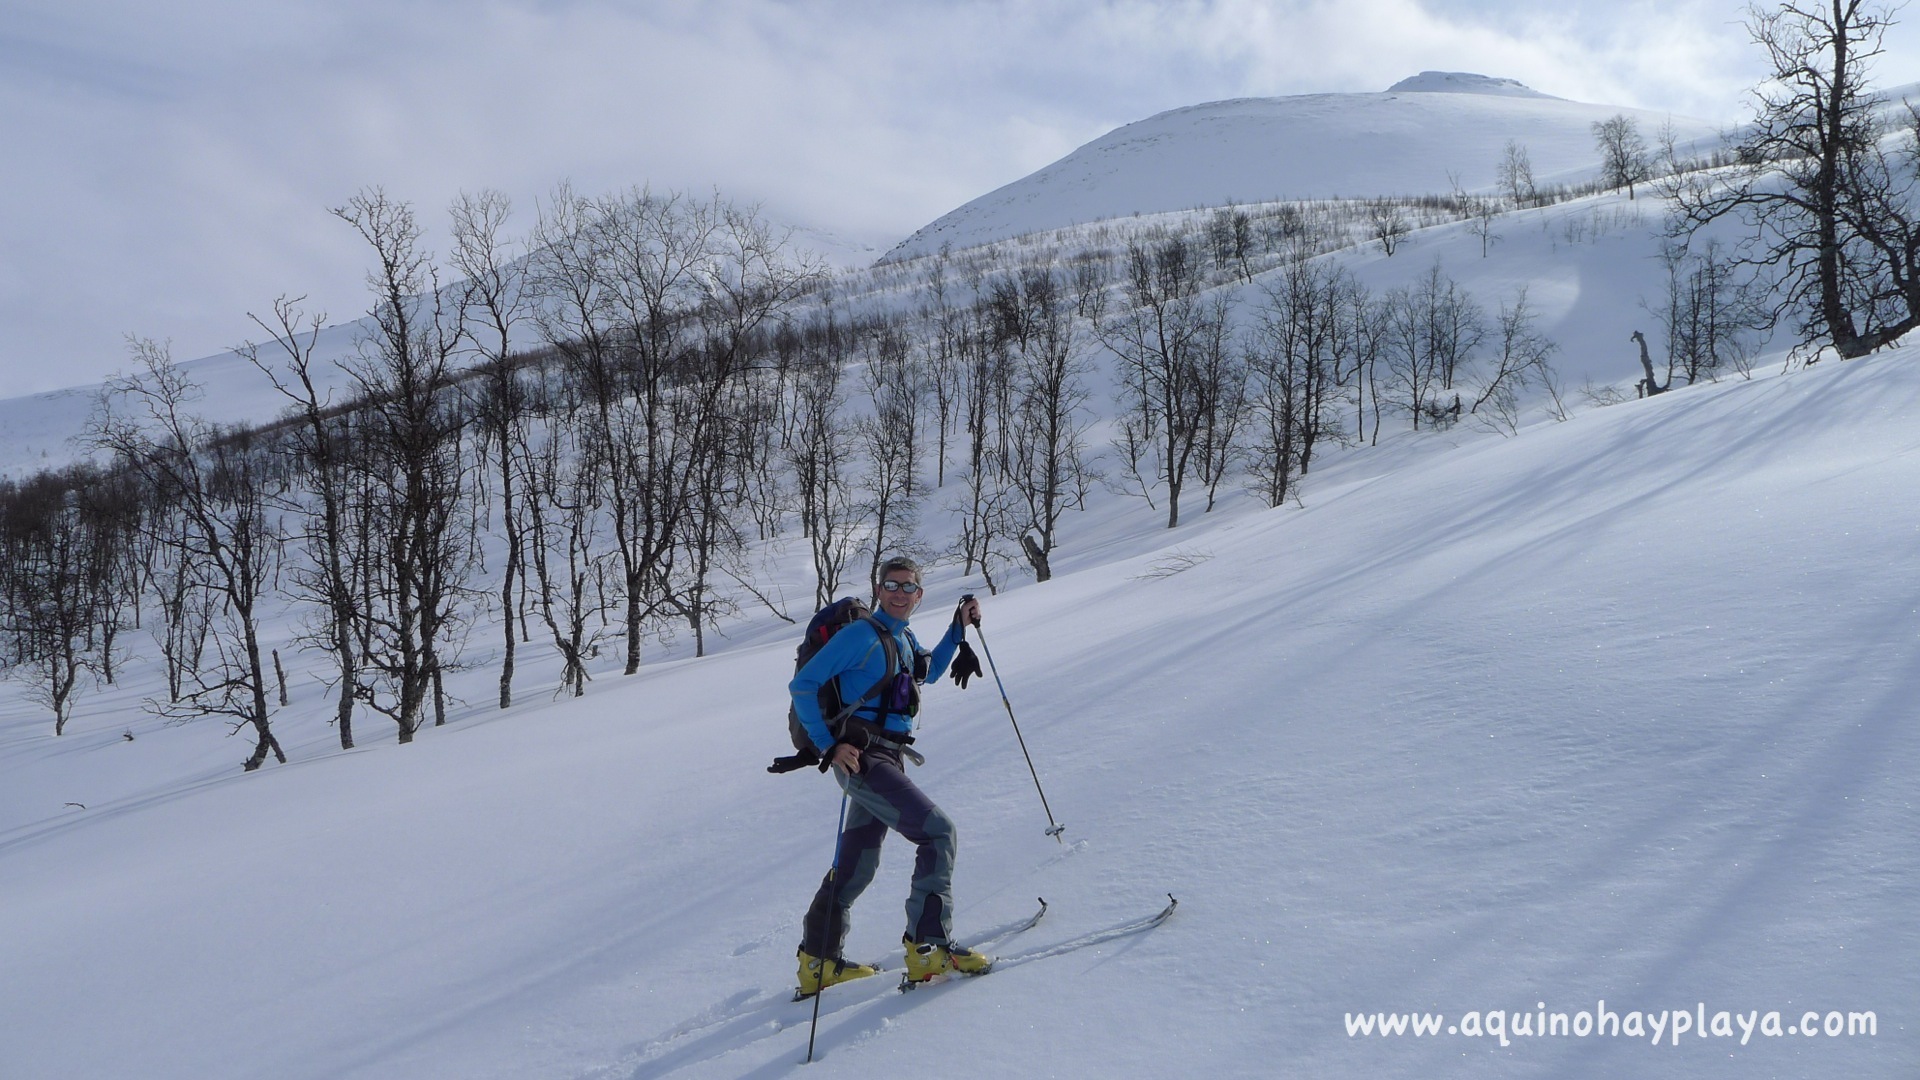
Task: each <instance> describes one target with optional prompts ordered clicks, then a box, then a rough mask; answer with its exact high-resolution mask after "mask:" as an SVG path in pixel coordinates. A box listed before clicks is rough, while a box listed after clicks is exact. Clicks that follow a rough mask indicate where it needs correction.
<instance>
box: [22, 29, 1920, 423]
mask: <svg viewBox="0 0 1920 1080" xmlns="http://www.w3.org/2000/svg"><path fill="white" fill-rule="evenodd" d="M1541 7H1542V6H1540V5H1536V4H1532V3H1527V2H1522V0H1498V2H1492V3H1475V2H1468V0H1273V2H1266V3H1261V2H1254V0H1192V2H1183V3H1146V2H1107V3H1096V2H1075V0H1061V2H1052V3H1025V2H1017V0H979V2H968V0H961V2H952V3H913V2H902V0H884V2H883V0H839V2H835V0H710V2H706V3H697V4H696V3H654V2H631V3H614V2H584V0H583V2H575V0H487V2H479V3H473V2H466V3H453V2H450V0H377V2H376V0H327V2H325V3H321V2H318V0H285V2H277V3H273V4H259V3H240V2H235V0H179V2H173V3H168V4H152V3H144V2H143V3H136V2H132V0H0V148H4V149H0V193H3V194H4V198H0V397H10V396H16V395H20V394H27V393H35V392H40V391H45V390H50V389H55V388H59V387H65V386H73V385H80V384H85V383H90V382H95V381H98V380H99V379H101V378H103V377H106V376H108V375H110V374H113V373H115V372H116V371H119V370H122V369H124V368H125V367H126V366H127V338H128V336H129V335H137V336H139V337H143V338H151V339H154V340H157V341H160V342H163V343H166V344H168V345H169V346H170V348H171V350H172V353H173V355H174V357H175V358H176V359H180V360H186V359H192V358H197V357H200V356H206V355H210V354H213V353H216V352H220V351H223V350H225V349H227V348H230V347H232V346H234V345H237V344H240V343H241V342H243V341H245V340H248V339H249V338H258V337H260V336H261V331H260V330H259V329H258V328H257V327H256V326H254V325H253V324H252V322H251V321H250V319H249V314H250V313H260V314H266V313H267V312H268V311H269V310H270V308H271V305H272V303H273V302H274V300H275V299H276V298H277V297H280V296H301V297H305V298H306V307H307V308H308V310H310V311H317V312H321V313H324V314H325V315H327V316H328V317H329V319H330V321H334V322H344V321H349V320H351V319H354V318H357V317H358V316H359V315H361V314H363V313H364V311H365V308H366V305H367V299H366V298H367V291H366V287H365V282H364V276H365V272H366V268H367V266H368V264H369V263H368V259H367V252H366V251H365V250H364V249H363V247H362V242H361V241H360V240H359V239H358V238H357V237H356V236H355V235H354V234H353V233H352V230H351V229H350V228H349V227H348V226H347V225H345V224H344V223H343V222H341V221H339V220H338V219H336V218H334V217H332V216H331V215H329V213H328V210H329V208H331V207H335V206H339V205H342V204H343V203H345V202H346V201H347V200H348V199H350V198H352V197H353V196H354V194H355V193H356V192H359V191H361V190H363V189H365V188H369V187H372V186H376V185H377V186H380V187H382V188H384V189H385V190H386V192H387V193H388V194H389V195H391V196H393V197H395V198H399V199H403V200H406V201H408V202H411V203H412V204H413V205H414V206H415V207H416V208H417V210H418V212H419V214H420V216H421V218H422V220H423V222H424V223H425V224H426V225H427V227H428V230H429V231H428V241H427V242H428V246H429V247H430V248H434V249H436V250H444V244H445V233H446V230H445V227H444V222H445V219H446V209H445V208H446V207H447V206H448V204H449V203H450V202H451V201H452V200H453V199H454V198H455V197H457V196H458V195H459V194H460V193H462V192H478V191H481V190H485V189H494V190H498V191H501V192H504V193H505V194H507V195H508V196H509V197H510V198H511V199H512V200H513V204H514V206H515V217H514V219H513V222H512V223H511V225H512V227H514V228H516V229H518V230H524V229H525V228H527V227H528V226H530V225H531V224H532V222H533V221H534V220H535V218H536V216H537V214H538V211H539V206H540V204H541V202H542V201H543V200H544V199H546V198H547V197H548V196H549V194H550V193H551V192H552V190H553V189H554V187H555V186H556V185H557V184H559V183H561V182H563V181H564V182H569V183H571V184H572V186H573V188H574V189H575V190H576V191H580V192H582V193H587V194H595V193H601V192H608V191H613V190H619V189H624V188H627V187H631V186H639V185H650V186H651V187H652V188H653V189H655V190H657V191H668V190H672V191H690V192H694V193H697V194H703V195H704V194H706V193H709V192H715V191H717V192H718V193H719V194H721V195H722V196H724V197H726V198H728V199H732V200H735V201H737V202H741V203H747V204H757V205H758V206H760V207H761V210H762V212H763V213H764V214H765V215H766V216H767V217H768V218H770V219H772V220H774V221H777V222H781V223H784V224H790V225H794V226H796V227H799V228H801V229H802V230H803V231H802V233H801V234H800V237H801V241H802V242H803V243H807V244H809V245H811V246H814V247H816V248H819V249H822V250H827V251H828V252H829V253H837V254H835V257H836V258H838V259H840V260H842V261H864V260H866V259H870V258H872V257H875V256H877V255H879V254H880V253H882V252H884V251H885V250H886V249H887V248H888V247H890V246H891V245H892V244H893V243H895V242H897V241H899V240H900V239H903V238H904V237H905V236H907V235H908V234H909V233H911V232H912V231H913V230H914V229H916V228H918V227H920V226H921V225H924V224H926V223H927V222H929V221H931V220H933V219H934V218H936V217H938V216H939V215H941V214H943V213H945V212H946V211H948V210H950V209H953V208H954V207H956V206H958V205H960V204H962V203H964V202H966V201H968V200H969V199H972V198H974V197H976V196H978V195H982V194H984V193H986V192H988V191H990V190H992V189H994V188H996V187H998V186H1000V185H1002V184H1005V183H1008V182H1011V181H1013V180H1016V179H1018V178H1020V177H1022V176H1024V175H1026V174H1028V173H1030V172H1032V171H1034V170H1036V169H1039V168H1041V167H1043V166H1045V165H1047V164H1048V163H1050V162H1052V161H1054V160H1056V159H1058V158H1060V157H1061V156H1063V155H1065V154H1066V153H1068V152H1070V151H1071V150H1073V149H1074V148H1075V147H1077V146H1079V145H1081V144H1083V143H1086V142H1088V141H1090V140H1092V139H1094V138H1096V137H1098V136H1099V135H1101V134H1103V133H1104V132H1106V131H1108V130H1111V129H1112V128H1114V127H1117V126H1119V125H1121V124H1125V123H1128V122H1130V121H1133V120H1138V119H1142V118H1144V117H1146V116H1149V115H1152V114H1154V113H1156V112H1160V111H1162V110H1165V109H1169V108H1175V107H1179V106H1183V105H1192V104H1198V103H1201V102H1205V101H1214V100H1219V99H1223V98H1232V97H1247V96H1274V95H1286V94H1301V93H1323V92H1372V91H1379V90H1383V89H1385V88H1386V87H1387V86H1389V85H1391V84H1392V83H1394V82H1397V81H1399V80H1400V79H1402V78H1405V77H1407V76H1409V75H1413V74H1415V73H1417V72H1420V71H1423V70H1444V71H1471V72H1478V73H1481V74H1486V75H1492V76H1499V77H1506V78H1514V79H1518V80H1520V81H1522V82H1524V83H1527V84H1528V85H1530V86H1532V87H1534V88H1535V89H1538V90H1541V91H1544V92H1546V93H1550V94H1554V95H1557V96H1560V97H1566V98H1572V99H1576V100H1582V101H1593V102H1601V103H1606V104H1619V105H1627V106H1636V107H1643V108H1652V109H1664V110H1668V111H1671V112H1674V113H1678V114H1682V115H1688V116H1696V117H1700V118H1703V119H1708V120H1714V121H1725V122H1731V121H1734V120H1737V119H1739V118H1741V117H1742V116H1743V115H1744V109H1745V106H1744V101H1745V95H1746V91H1747V89H1748V88H1750V87H1751V86H1752V85H1753V84H1754V83H1755V82H1756V81H1757V79H1758V78H1759V75H1760V74H1761V67H1760V57H1759V56H1758V54H1757V53H1756V51H1755V50H1754V49H1753V48H1752V47H1751V46H1750V45H1748V44H1747V43H1746V35H1745V33H1744V31H1743V30H1742V29H1741V27H1740V23H1739V19H1740V15H1741V11H1742V6H1741V5H1738V4H1733V3H1725V2H1716V3H1704V2H1684V0H1683V2H1679V3H1652V2H1642V0H1609V2H1607V3H1597V2H1591V0H1574V2H1572V3H1569V4H1564V5H1554V9H1553V10H1551V11H1546V10H1541ZM1889 46H1890V47H1889V55H1888V56H1887V57H1886V58H1884V59H1883V61H1882V67H1881V71H1882V72H1883V74H1884V78H1883V80H1882V81H1884V82H1909V81H1913V80H1914V79H1915V78H1920V37H1916V38H1913V39H1909V38H1908V37H1907V36H1906V34H1905V28H1899V29H1897V30H1896V32H1895V36H1894V37H1893V38H1891V39H1890V41H1889Z"/></svg>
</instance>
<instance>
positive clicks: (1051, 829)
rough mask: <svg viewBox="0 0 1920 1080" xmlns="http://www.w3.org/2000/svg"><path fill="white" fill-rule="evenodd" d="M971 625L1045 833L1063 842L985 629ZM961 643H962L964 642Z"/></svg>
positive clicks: (1061, 827)
mask: <svg viewBox="0 0 1920 1080" xmlns="http://www.w3.org/2000/svg"><path fill="white" fill-rule="evenodd" d="M971 599H973V594H972V593H968V594H966V595H965V596H962V597H961V598H960V602H961V603H962V604H965V603H966V602H967V601H969V600H971ZM972 625H973V632H974V633H976V634H979V635H980V651H982V652H984V653H986V654H987V670H988V671H991V672H992V673H993V684H994V685H995V686H997V687H999V688H1000V704H1002V705H1005V706H1006V707H1007V719H1008V720H1011V721H1013V737H1014V738H1015V739H1018V740H1019V741H1020V756H1022V757H1024V758H1026V759H1027V772H1028V773H1030V774H1031V775H1032V776H1033V790H1035V791H1037V792H1039V793H1040V809H1042V810H1044V811H1046V813H1047V835H1048V836H1051V837H1053V838H1054V839H1055V840H1059V841H1060V842H1061V843H1063V844H1064V843H1066V841H1065V840H1062V839H1061V838H1060V834H1061V833H1064V832H1066V831H1067V827H1066V826H1065V825H1061V824H1059V823H1058V822H1056V821H1054V820H1053V808H1052V807H1050V806H1048V805H1047V791H1046V789H1045V788H1043V787H1041V786H1040V773H1039V771H1038V770H1036V769H1035V768H1034V767H1033V755H1032V754H1030V753H1028V752H1027V739H1026V736H1024V735H1022V734H1020V720H1019V718H1017V717H1015V716H1014V715H1013V702H1011V701H1009V700H1007V684H1006V683H1004V682H1002V681H1000V669H999V668H998V667H996V666H994V663H993V650H992V649H991V648H988V647H987V634H986V631H984V630H982V629H980V620H979V619H978V618H976V619H974V620H973V623H972ZM962 644H963V645H964V642H963V643H962ZM973 670H974V672H975V673H978V671H979V670H980V668H979V664H978V663H977V662H976V663H975V664H974V668H973ZM955 681H956V682H959V683H960V685H961V686H963V687H964V686H966V683H965V681H964V680H962V679H961V678H960V677H959V675H958V673H956V675H955Z"/></svg>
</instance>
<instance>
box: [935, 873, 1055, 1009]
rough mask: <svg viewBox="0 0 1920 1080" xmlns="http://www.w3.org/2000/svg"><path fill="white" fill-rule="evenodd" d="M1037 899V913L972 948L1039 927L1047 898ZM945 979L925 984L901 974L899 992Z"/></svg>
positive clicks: (938, 976)
mask: <svg viewBox="0 0 1920 1080" xmlns="http://www.w3.org/2000/svg"><path fill="white" fill-rule="evenodd" d="M1037 899H1038V900H1039V901H1040V909H1039V910H1038V911H1035V912H1034V913H1033V914H1032V915H1031V916H1029V917H1027V918H1026V919H1023V920H1022V921H1020V922H1017V923H1014V924H1013V925H1011V926H1007V927H1003V928H1001V929H999V930H996V931H994V932H993V933H991V934H988V935H987V936H986V937H983V938H981V939H979V940H978V941H975V942H974V943H973V946H972V947H974V948H987V947H991V946H994V945H999V944H1001V943H1003V942H1005V941H1007V940H1008V939H1009V938H1013V937H1016V936H1018V935H1020V934H1024V933H1026V932H1027V931H1029V930H1031V929H1033V928H1034V927H1035V926H1037V925H1039V923H1040V920H1041V919H1043V918H1045V917H1046V914H1047V898H1046V897H1044V896H1042V897H1038V898H1037ZM999 965H1000V962H999V961H998V960H996V961H994V962H993V963H992V964H991V965H988V967H987V970H986V971H982V972H980V974H981V975H986V974H990V973H991V972H992V971H993V969H994V968H995V967H998V966H999ZM968 977H969V978H973V977H974V976H968ZM947 978H948V976H946V975H935V976H934V977H932V978H931V979H928V980H926V982H913V981H911V980H909V979H908V978H907V976H906V973H905V972H902V973H901V975H900V992H901V993H903V994H904V993H906V992H907V991H909V990H912V989H913V988H914V987H916V986H926V985H929V984H932V983H939V982H945V981H946V980H947Z"/></svg>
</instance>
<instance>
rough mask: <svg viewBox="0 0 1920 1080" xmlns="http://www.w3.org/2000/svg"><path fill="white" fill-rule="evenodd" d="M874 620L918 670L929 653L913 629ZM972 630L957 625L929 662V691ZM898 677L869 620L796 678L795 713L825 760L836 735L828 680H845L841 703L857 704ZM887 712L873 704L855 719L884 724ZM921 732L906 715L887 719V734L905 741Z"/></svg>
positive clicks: (885, 617) (832, 642)
mask: <svg viewBox="0 0 1920 1080" xmlns="http://www.w3.org/2000/svg"><path fill="white" fill-rule="evenodd" d="M873 618H874V620H875V621H876V622H878V623H879V624H880V625H882V626H884V627H886V628H887V632H888V633H890V634H892V635H893V641H894V646H895V652H897V653H898V654H899V656H900V663H901V664H902V665H904V666H905V667H906V669H907V670H908V671H912V670H913V661H914V657H916V656H918V655H919V654H921V653H923V652H925V651H926V650H924V649H922V648H921V647H920V642H919V641H918V640H916V639H915V638H914V636H913V631H912V630H909V629H907V621H906V620H905V619H896V618H894V617H893V616H891V615H889V614H887V613H886V612H885V611H884V610H879V611H875V612H874V613H873ZM966 632H967V630H966V627H965V626H963V625H961V624H960V623H954V624H953V625H952V626H950V627H948V628H947V634H946V636H945V637H943V638H941V639H940V643H939V644H938V645H935V646H934V647H933V652H932V653H931V654H930V656H929V658H928V661H927V675H926V678H924V679H922V680H920V681H921V683H922V684H923V685H924V684H926V683H930V682H933V681H934V680H936V679H938V678H939V677H940V676H942V675H944V674H946V673H947V665H948V664H950V663H952V662H953V653H954V650H956V649H958V648H959V647H960V642H961V640H962V639H963V638H964V637H965V636H966ZM890 674H892V672H889V671H888V670H887V650H886V649H885V648H884V647H883V646H881V644H880V636H879V635H878V634H877V633H876V632H875V631H874V629H873V626H872V625H871V624H869V623H868V622H867V621H866V620H865V619H862V620H860V621H859V622H855V623H850V624H848V625H847V627H846V628H845V629H844V630H841V631H840V632H839V633H837V634H835V635H833V637H831V638H829V639H827V643H826V645H825V646H824V647H822V648H821V650H820V651H819V652H817V653H815V654H813V659H811V660H808V661H807V663H806V666H804V667H802V668H801V669H800V670H799V671H797V672H795V673H794V676H793V681H792V682H790V683H788V684H787V689H788V690H789V691H790V692H791V693H792V694H793V709H794V712H795V714H796V715H798V716H799V717H800V724H801V726H802V727H805V728H806V729H807V737H808V738H810V739H812V740H813V745H814V746H815V747H817V748H818V749H819V750H820V752H821V753H822V754H825V753H826V752H827V751H829V750H831V749H833V735H832V734H831V733H829V732H828V731H827V718H826V717H824V716H821V715H820V698H819V694H820V688H821V687H822V686H825V685H826V684H827V680H828V679H836V678H837V679H839V680H840V687H839V689H840V700H841V701H846V702H852V701H855V700H857V699H858V698H859V697H860V695H862V694H864V693H866V692H867V691H868V690H870V689H872V688H873V684H874V683H876V682H879V681H880V680H881V679H883V678H885V677H886V676H888V675H890ZM880 712H881V706H880V703H879V702H878V701H870V702H868V703H867V704H865V705H863V706H861V707H860V708H859V709H857V710H855V713H854V715H856V716H863V717H865V718H867V719H869V720H874V721H878V720H879V718H880ZM914 727H915V723H914V718H913V717H910V716H907V715H905V714H904V713H889V714H888V715H887V718H886V730H888V731H892V732H896V733H898V734H901V735H906V734H909V733H911V732H912V731H913V729H914Z"/></svg>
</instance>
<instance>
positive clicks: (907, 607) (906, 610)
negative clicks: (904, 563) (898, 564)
mask: <svg viewBox="0 0 1920 1080" xmlns="http://www.w3.org/2000/svg"><path fill="white" fill-rule="evenodd" d="M885 581H886V582H887V583H889V584H892V585H895V586H898V588H896V589H893V590H889V589H888V588H887V587H886V585H884V584H883V585H882V586H881V587H880V607H881V610H883V611H885V612H886V613H887V614H889V615H891V616H893V617H894V618H896V619H904V618H906V617H907V616H909V615H912V614H913V609H914V608H917V607H919V606H920V598H921V597H922V596H925V595H926V594H925V593H923V592H921V591H920V589H919V582H917V581H915V580H914V579H913V571H911V570H889V571H887V576H886V578H885ZM909 588H911V589H912V591H911V592H909V591H908V589H909Z"/></svg>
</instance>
